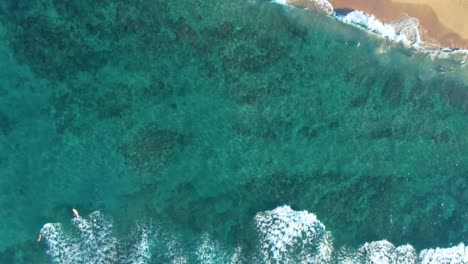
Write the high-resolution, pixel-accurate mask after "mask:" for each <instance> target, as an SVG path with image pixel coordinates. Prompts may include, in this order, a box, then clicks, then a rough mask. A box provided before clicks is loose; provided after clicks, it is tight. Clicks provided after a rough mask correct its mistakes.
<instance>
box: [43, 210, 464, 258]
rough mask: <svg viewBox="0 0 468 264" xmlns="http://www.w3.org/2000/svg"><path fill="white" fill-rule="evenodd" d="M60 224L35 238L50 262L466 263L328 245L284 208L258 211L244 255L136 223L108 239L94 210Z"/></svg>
mask: <svg viewBox="0 0 468 264" xmlns="http://www.w3.org/2000/svg"><path fill="white" fill-rule="evenodd" d="M71 223H72V227H73V228H72V229H67V228H66V227H64V224H61V223H47V224H45V225H44V226H43V227H42V229H41V231H40V234H41V235H42V236H43V237H44V240H45V243H46V245H47V248H48V249H47V254H48V255H49V256H50V258H51V260H52V261H53V263H60V264H62V263H63V264H65V263H100V264H106V263H122V264H130V263H134V264H144V263H174V264H175V263H233V264H234V263H375V264H380V263H388V264H400V263H402V264H403V263H405V264H406V263H407V264H409V263H423V264H430V263H431V264H436V263H467V262H468V246H465V245H464V243H460V244H458V245H456V246H453V247H449V248H429V249H423V250H421V251H419V252H417V251H416V250H415V249H414V247H413V246H411V245H409V244H406V245H400V246H395V245H393V244H392V243H390V242H389V241H387V240H380V241H373V242H367V243H365V244H363V245H362V246H360V247H358V248H352V247H346V246H342V247H339V248H335V247H334V246H333V235H332V232H330V231H328V230H326V227H325V225H324V224H323V223H321V222H320V220H318V219H317V217H316V215H314V214H313V213H309V212H307V211H295V210H293V209H291V207H289V206H287V205H285V206H281V207H277V208H275V209H273V210H271V211H265V212H259V213H257V214H256V215H255V217H254V218H253V219H252V227H251V228H252V230H253V232H254V233H255V237H256V241H254V242H255V243H254V244H255V245H256V248H255V249H254V250H253V252H252V251H251V250H249V253H245V254H244V251H245V252H247V251H246V250H244V249H243V248H242V246H241V245H238V246H234V247H232V246H224V245H222V244H221V243H219V242H218V241H216V240H215V239H213V238H211V237H210V235H209V234H207V233H202V234H198V235H197V236H195V238H194V240H193V241H191V242H189V243H187V241H185V240H184V239H181V238H180V237H179V236H178V235H177V234H175V233H173V232H171V231H168V230H166V229H164V228H161V227H160V226H158V225H157V224H154V222H153V223H152V222H151V221H149V222H144V223H139V224H137V225H136V226H135V228H134V229H133V232H132V233H131V234H129V235H128V237H124V238H117V237H116V236H115V235H114V234H113V221H112V219H111V218H109V217H106V216H105V215H104V214H103V213H102V212H99V211H95V212H93V213H91V214H90V215H88V216H87V217H85V218H83V217H81V216H78V217H74V218H73V219H72V220H71Z"/></svg>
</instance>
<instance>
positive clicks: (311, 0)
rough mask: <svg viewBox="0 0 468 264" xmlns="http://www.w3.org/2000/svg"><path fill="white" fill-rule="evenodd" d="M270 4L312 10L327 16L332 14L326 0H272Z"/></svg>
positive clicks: (331, 9) (330, 6)
mask: <svg viewBox="0 0 468 264" xmlns="http://www.w3.org/2000/svg"><path fill="white" fill-rule="evenodd" d="M271 2H273V3H277V4H281V5H289V6H298V7H303V8H308V9H314V10H317V11H320V12H323V13H325V14H327V15H332V14H333V6H332V5H331V4H330V2H328V1H327V0H272V1H271Z"/></svg>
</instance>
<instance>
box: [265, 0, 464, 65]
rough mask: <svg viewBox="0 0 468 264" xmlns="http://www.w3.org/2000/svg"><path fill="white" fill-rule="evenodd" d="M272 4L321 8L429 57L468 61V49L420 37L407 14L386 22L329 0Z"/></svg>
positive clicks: (283, 0)
mask: <svg viewBox="0 0 468 264" xmlns="http://www.w3.org/2000/svg"><path fill="white" fill-rule="evenodd" d="M272 2H273V3H277V4H281V5H285V6H293V7H300V8H306V9H313V10H318V11H319V12H322V13H325V14H326V15H328V16H330V17H332V18H334V19H337V20H338V21H341V22H343V23H345V24H348V25H352V26H354V27H358V28H361V29H364V30H366V31H368V32H372V33H375V34H376V35H377V36H380V37H383V38H387V39H389V40H391V41H393V42H396V43H402V44H403V45H405V46H407V47H410V48H413V49H415V50H416V51H418V52H421V53H424V54H427V55H428V56H429V57H430V58H432V59H434V58H445V59H450V60H453V61H456V62H457V63H459V64H461V65H464V64H465V63H466V62H467V61H468V50H466V49H449V48H444V47H440V46H437V45H435V44H431V43H428V42H425V41H422V40H421V35H420V32H419V21H418V19H416V18H414V17H409V16H407V15H405V16H403V17H401V18H400V19H397V20H395V21H392V22H389V23H384V22H382V21H380V20H378V19H377V18H376V17H374V16H373V15H372V14H367V13H364V12H362V11H359V10H346V12H341V11H340V10H335V9H334V8H333V6H332V5H331V3H330V2H328V1H327V0H272Z"/></svg>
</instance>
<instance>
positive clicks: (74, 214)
mask: <svg viewBox="0 0 468 264" xmlns="http://www.w3.org/2000/svg"><path fill="white" fill-rule="evenodd" d="M72 211H73V216H74V217H76V218H78V217H80V215H79V214H78V211H77V210H76V209H75V208H72Z"/></svg>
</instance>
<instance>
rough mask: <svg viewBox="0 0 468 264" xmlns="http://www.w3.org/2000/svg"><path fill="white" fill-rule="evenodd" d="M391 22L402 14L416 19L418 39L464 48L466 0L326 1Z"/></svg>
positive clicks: (466, 39) (467, 27)
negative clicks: (419, 36)
mask: <svg viewBox="0 0 468 264" xmlns="http://www.w3.org/2000/svg"><path fill="white" fill-rule="evenodd" d="M329 2H330V3H331V4H332V5H333V7H334V8H335V9H337V8H349V9H356V10H361V11H363V12H365V13H369V14H372V15H374V16H375V17H376V18H377V19H379V20H381V21H382V22H391V21H395V20H398V19H401V18H402V17H405V16H406V15H408V16H410V17H414V18H417V19H418V20H419V31H420V33H421V39H422V40H423V41H425V42H429V43H433V44H437V45H439V46H442V47H448V48H462V49H468V0H393V1H392V0H365V1H363V0H329Z"/></svg>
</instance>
